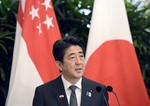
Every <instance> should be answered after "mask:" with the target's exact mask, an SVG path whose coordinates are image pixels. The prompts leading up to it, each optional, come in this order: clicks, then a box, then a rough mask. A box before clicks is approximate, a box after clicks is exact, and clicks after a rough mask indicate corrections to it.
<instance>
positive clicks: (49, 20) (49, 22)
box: [43, 15, 54, 29]
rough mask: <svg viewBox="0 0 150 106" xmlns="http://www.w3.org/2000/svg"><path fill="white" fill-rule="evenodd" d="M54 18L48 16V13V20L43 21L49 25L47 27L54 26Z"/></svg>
mask: <svg viewBox="0 0 150 106" xmlns="http://www.w3.org/2000/svg"><path fill="white" fill-rule="evenodd" d="M52 19H53V17H50V18H49V17H48V15H46V20H45V21H44V22H43V23H44V24H46V25H47V28H48V29H49V27H50V26H52V27H54V25H53V23H52Z"/></svg>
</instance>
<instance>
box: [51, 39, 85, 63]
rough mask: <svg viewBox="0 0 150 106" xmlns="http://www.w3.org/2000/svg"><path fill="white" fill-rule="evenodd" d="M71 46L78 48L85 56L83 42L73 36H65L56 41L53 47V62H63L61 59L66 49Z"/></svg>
mask: <svg viewBox="0 0 150 106" xmlns="http://www.w3.org/2000/svg"><path fill="white" fill-rule="evenodd" d="M72 45H77V46H80V47H81V49H82V51H83V53H84V55H85V44H84V42H83V41H82V40H81V39H79V38H76V37H73V36H67V37H64V38H62V39H60V40H57V41H56V42H55V43H54V45H53V56H54V58H55V60H56V61H57V60H58V61H61V62H63V58H64V55H65V51H66V49H67V48H69V47H70V46H72Z"/></svg>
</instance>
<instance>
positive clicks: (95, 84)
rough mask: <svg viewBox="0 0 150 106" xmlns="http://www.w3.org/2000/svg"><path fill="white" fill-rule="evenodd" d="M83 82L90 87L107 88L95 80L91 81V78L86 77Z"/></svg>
mask: <svg viewBox="0 0 150 106" xmlns="http://www.w3.org/2000/svg"><path fill="white" fill-rule="evenodd" d="M83 82H84V83H86V84H88V85H90V86H94V87H96V86H101V87H102V88H106V86H105V85H104V84H102V83H100V82H97V81H94V80H91V79H89V78H86V77H83Z"/></svg>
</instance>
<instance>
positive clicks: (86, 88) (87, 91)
mask: <svg viewBox="0 0 150 106" xmlns="http://www.w3.org/2000/svg"><path fill="white" fill-rule="evenodd" d="M81 98H82V99H81V106H90V103H91V100H92V88H90V85H89V84H88V82H87V81H86V79H85V78H84V77H83V79H82V97H81Z"/></svg>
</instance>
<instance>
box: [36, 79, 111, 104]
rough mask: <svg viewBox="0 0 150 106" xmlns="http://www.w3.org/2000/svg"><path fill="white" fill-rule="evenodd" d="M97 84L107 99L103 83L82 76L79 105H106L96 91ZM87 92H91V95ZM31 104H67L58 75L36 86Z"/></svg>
mask: <svg viewBox="0 0 150 106" xmlns="http://www.w3.org/2000/svg"><path fill="white" fill-rule="evenodd" d="M97 86H100V87H101V88H102V91H103V93H104V95H105V97H106V99H107V100H108V93H107V90H106V87H105V86H104V85H102V84H99V83H96V82H94V81H91V80H89V79H86V78H85V77H83V79H82V95H81V106H107V105H106V103H105V100H104V97H103V95H102V94H101V93H98V92H97V91H96V87H97ZM89 94H91V96H90V95H89ZM33 106H69V105H68V100H67V97H66V93H65V90H64V85H63V82H62V79H61V77H60V76H59V77H58V78H56V79H55V80H53V81H50V82H48V83H46V84H43V85H41V86H39V87H37V88H36V90H35V95H34V99H33Z"/></svg>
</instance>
